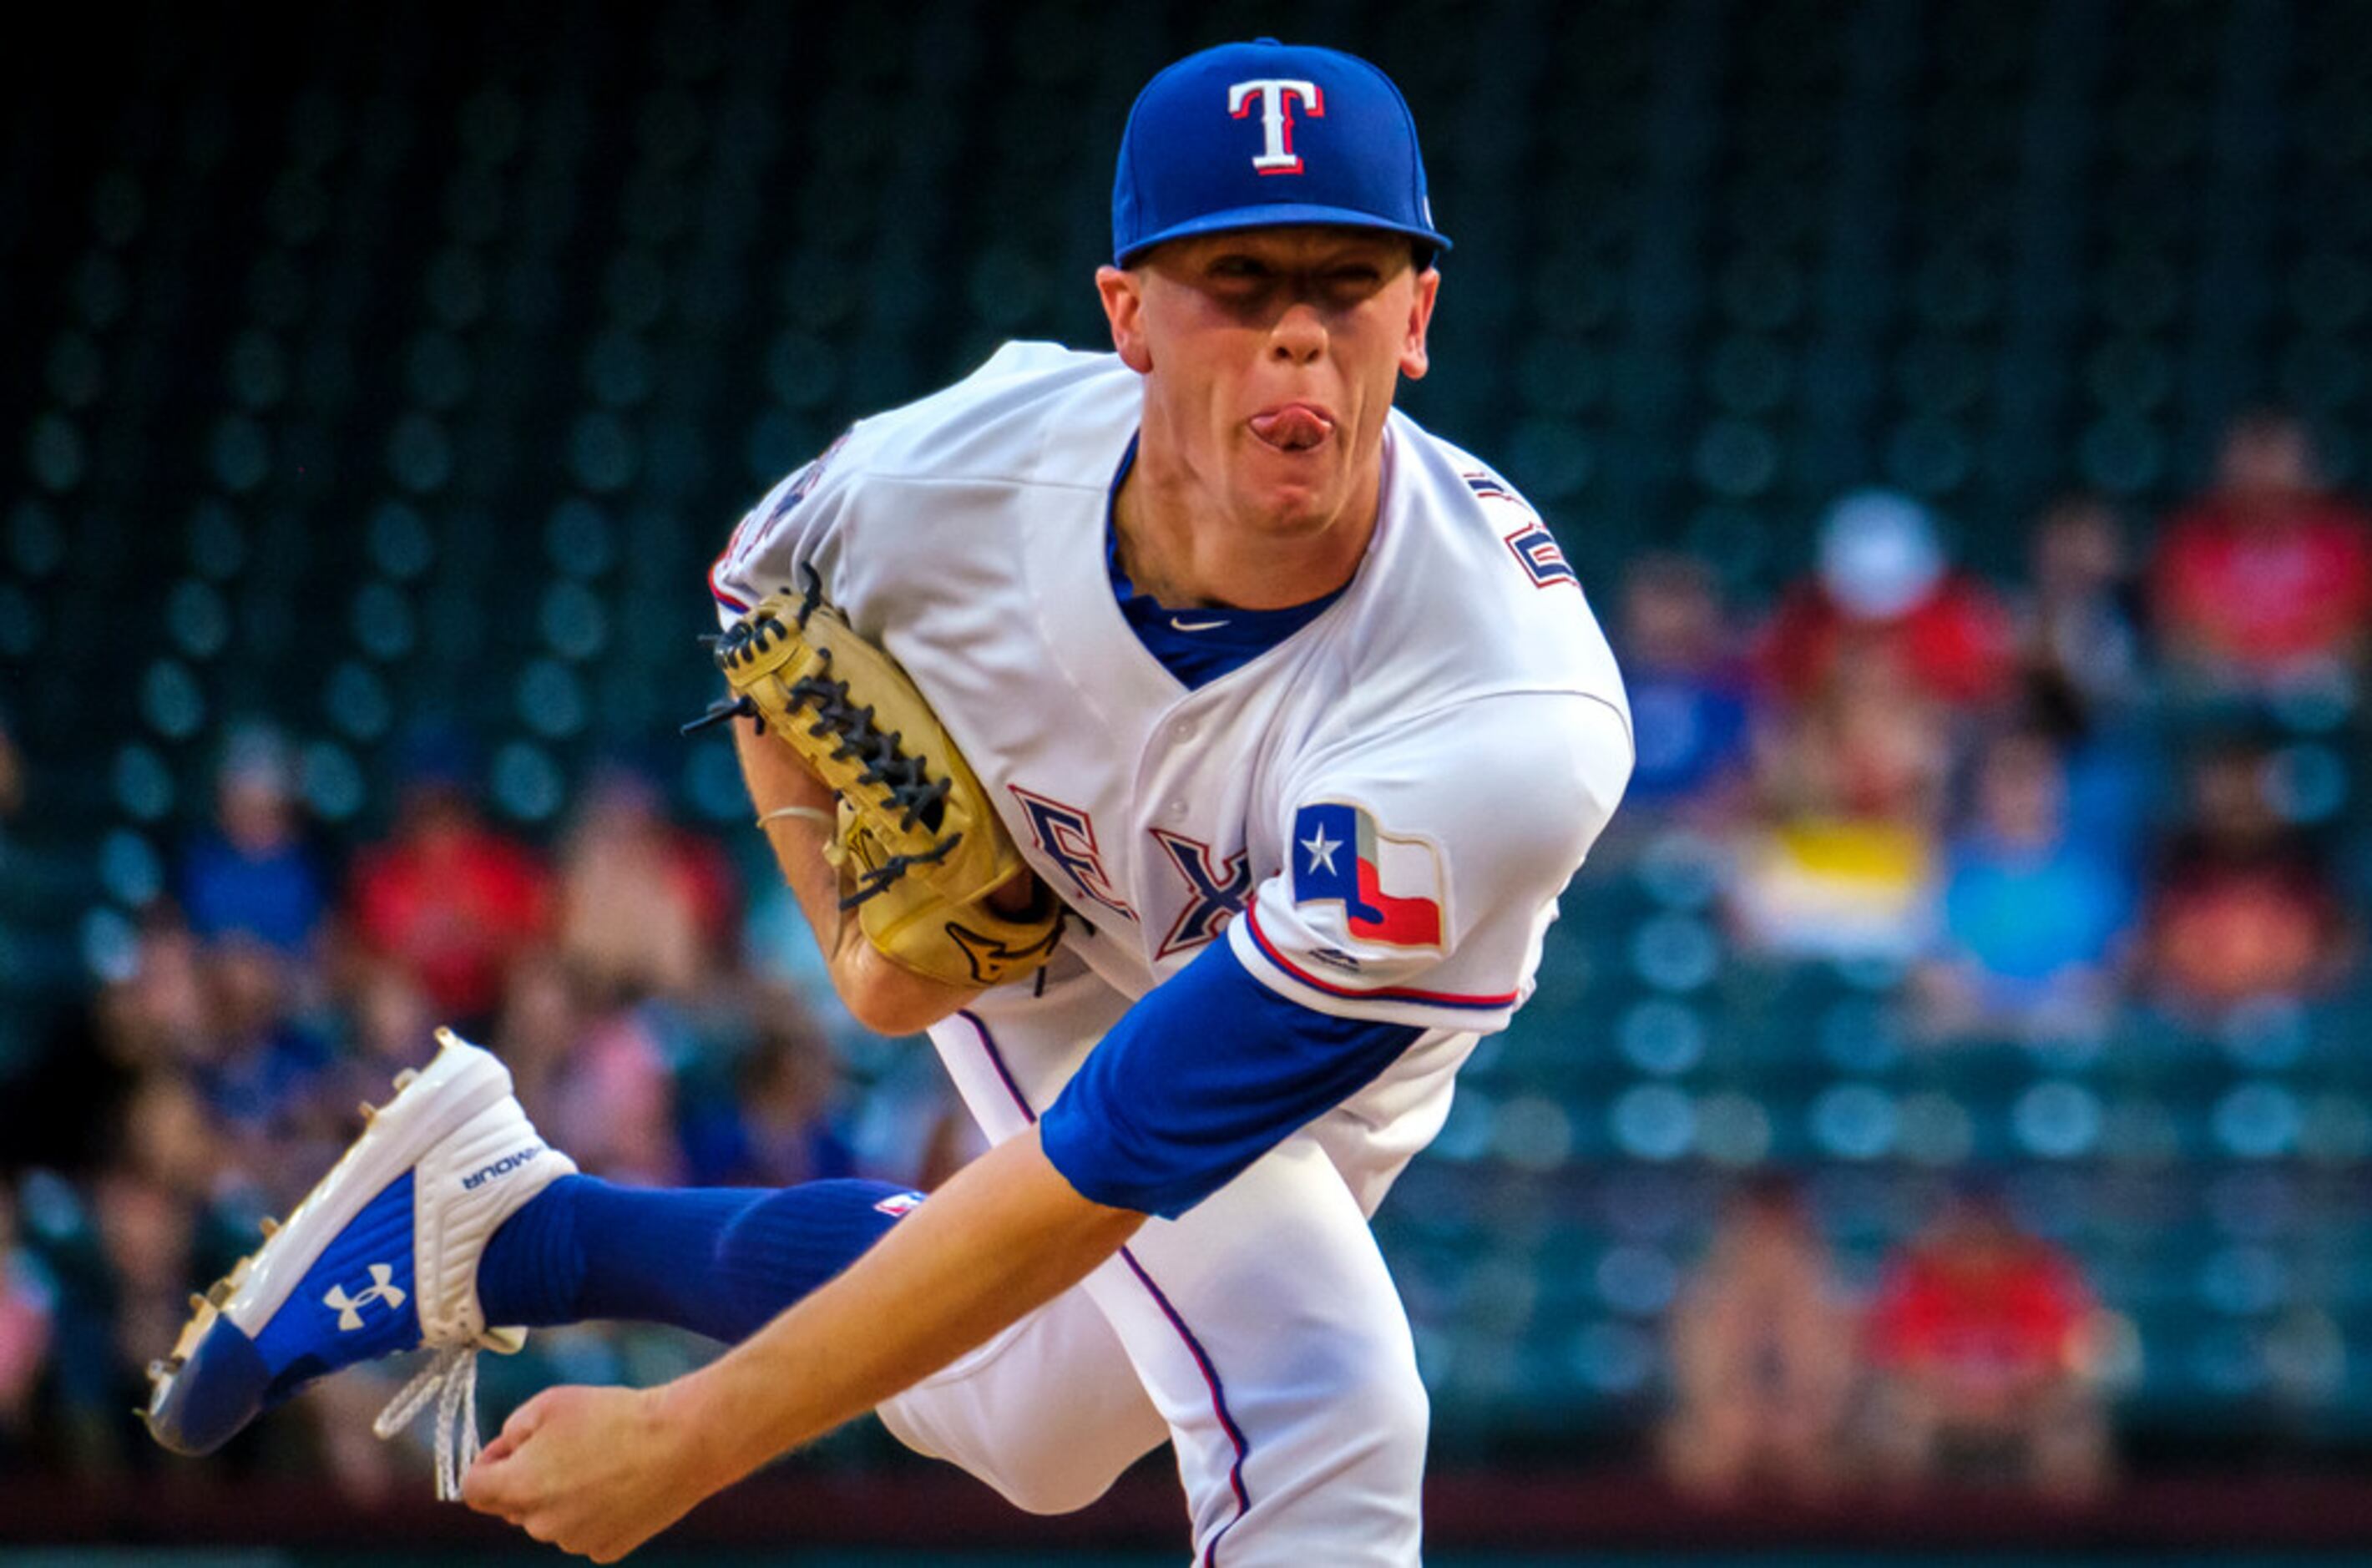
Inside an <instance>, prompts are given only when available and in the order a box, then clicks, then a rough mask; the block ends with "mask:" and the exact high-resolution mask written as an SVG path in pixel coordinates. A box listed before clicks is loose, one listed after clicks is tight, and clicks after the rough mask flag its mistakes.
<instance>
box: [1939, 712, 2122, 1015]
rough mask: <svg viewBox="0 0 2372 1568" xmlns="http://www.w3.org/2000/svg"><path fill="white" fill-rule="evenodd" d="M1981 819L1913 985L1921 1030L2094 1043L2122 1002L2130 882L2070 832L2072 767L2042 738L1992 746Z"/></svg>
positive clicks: (1952, 877) (1949, 862)
mask: <svg viewBox="0 0 2372 1568" xmlns="http://www.w3.org/2000/svg"><path fill="white" fill-rule="evenodd" d="M1974 817H1975V820H1974V821H1973V822H1972V823H1971V825H1970V827H1969V828H1968V829H1966V830H1963V831H1962V832H1960V833H1959V835H1957V836H1956V837H1955V838H1954V840H1953V842H1952V843H1951V845H1950V847H1949V849H1948V853H1947V855H1946V869H1945V873H1944V891H1943V929H1942V931H1941V932H1940V933H1939V945H1938V948H1937V950H1936V954H1935V956H1934V958H1933V959H1932V960H1931V961H1930V962H1929V963H1928V964H1927V965H1926V966H1925V967H1924V969H1923V970H1922V971H1921V973H1920V976H1919V983H1918V984H1917V985H1916V987H1915V988H1914V989H1915V993H1916V998H1917V1001H1918V1003H1919V1008H1918V1011H1919V1013H1920V1022H1921V1024H1922V1026H1923V1028H1924V1032H1925V1033H1927V1034H1929V1035H1931V1036H1935V1037H1939V1038H1952V1037H1959V1036H1971V1035H1982V1036H1988V1037H1993V1038H2004V1039H2018V1040H2038V1039H2047V1040H2058V1039H2092V1038H2097V1037H2098V1036H2099V1034H2100V1033H2101V1032H2102V1031H2103V1030H2104V1029H2105V1028H2107V1025H2108V1021H2109V1017H2110V1010H2111V1008H2112V1007H2113V1006H2114V1004H2115V1000H2116V988H2115V978H2114V971H2115V969H2116V963H2117V958H2118V947H2119V944H2120V940H2121V938H2122V936H2123V935H2124V934H2125V932H2126V928H2127V926H2128V924H2129V923H2130V922H2131V920H2132V918H2133V914H2134V902H2135V898H2134V887H2133V878H2132V877H2131V876H2130V875H2129V874H2128V873H2127V872H2126V870H2125V869H2124V868H2123V867H2122V865H2118V864H2117V863H2116V862H2115V861H2114V860H2113V859H2111V858H2110V855H2108V854H2104V853H2103V852H2102V851H2101V850H2100V848H2099V846H2098V845H2097V844H2095V843H2093V842H2088V841H2086V840H2083V839H2079V838H2078V837H2077V836H2076V834H2075V833H2073V832H2072V831H2070V829H2069V823H2068V818H2067V780H2066V770H2065V768H2064V765H2063V763H2062V762H2061V760H2060V757H2059V753H2058V750H2057V749H2056V748H2054V747H2053V746H2052V744H2051V742H2050V741H2049V740H2048V739H2047V738H2044V737H2042V736H2041V735H2039V734H2035V733H2032V732H2017V733H2012V734H2008V735H2005V736H2003V737H2001V738H1998V739H1996V740H1994V742H1993V744H1992V745H1991V746H1989V747H1988V748H1986V749H1985V752H1984V756H1983V760H1982V762H1981V764H1980V765H1979V768H1978V771H1977V779H1976V801H1975V812H1974Z"/></svg>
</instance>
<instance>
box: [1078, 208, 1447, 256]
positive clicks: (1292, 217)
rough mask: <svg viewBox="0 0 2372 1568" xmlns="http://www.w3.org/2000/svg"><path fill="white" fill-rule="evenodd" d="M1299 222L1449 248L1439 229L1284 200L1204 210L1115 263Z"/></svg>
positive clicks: (1150, 236) (1140, 244) (1135, 247)
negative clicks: (1160, 248)
mask: <svg viewBox="0 0 2372 1568" xmlns="http://www.w3.org/2000/svg"><path fill="white" fill-rule="evenodd" d="M1296 224H1315V225H1320V226H1325V227H1328V228H1364V229H1369V230H1372V231H1373V232H1375V233H1378V234H1404V235H1406V236H1408V237H1409V238H1411V239H1422V240H1424V242H1425V243H1426V244H1427V245H1430V246H1432V247H1433V248H1434V249H1435V250H1448V249H1449V248H1450V247H1449V237H1448V235H1446V234H1443V233H1441V232H1439V231H1438V230H1436V229H1430V228H1419V227H1417V226H1414V225H1413V224H1397V223H1384V222H1380V221H1378V219H1377V217H1376V215H1374V214H1373V213H1362V212H1357V211H1355V210H1353V209H1352V208H1349V207H1323V206H1315V205H1309V204H1306V203H1289V202H1288V203H1271V204H1264V205H1262V206H1257V207H1231V208H1229V209H1228V210H1227V211H1226V212H1219V213H1204V214H1203V215H1202V216H1201V217H1197V218H1189V219H1188V220H1187V221H1186V222H1184V223H1180V224H1172V225H1170V226H1169V227H1168V228H1165V229H1163V230H1161V231H1160V232H1159V233H1157V234H1148V235H1146V236H1145V238H1142V239H1140V240H1138V241H1137V242H1136V243H1135V244H1134V245H1132V246H1130V247H1129V248H1128V249H1127V250H1123V251H1122V252H1121V253H1120V255H1119V257H1118V258H1117V259H1116V261H1115V262H1114V264H1115V265H1118V266H1122V267H1126V266H1133V265H1134V264H1135V262H1136V261H1137V259H1138V258H1139V257H1142V256H1143V255H1144V254H1145V252H1146V251H1148V250H1152V249H1153V248H1154V247H1155V246H1157V245H1167V244H1168V243H1169V241H1171V240H1173V239H1192V238H1194V237H1195V236H1197V235H1203V234H1233V233H1236V232H1237V231H1238V230H1241V229H1247V228H1284V227H1287V226H1292V225H1296Z"/></svg>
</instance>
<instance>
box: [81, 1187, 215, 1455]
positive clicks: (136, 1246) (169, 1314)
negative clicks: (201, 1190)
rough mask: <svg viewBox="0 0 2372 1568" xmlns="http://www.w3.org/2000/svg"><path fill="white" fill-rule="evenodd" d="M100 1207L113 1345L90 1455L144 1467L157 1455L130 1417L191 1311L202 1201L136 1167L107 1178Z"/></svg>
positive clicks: (90, 1420) (88, 1437)
mask: <svg viewBox="0 0 2372 1568" xmlns="http://www.w3.org/2000/svg"><path fill="white" fill-rule="evenodd" d="M95 1199H96V1202H95V1204H94V1208H95V1211H96V1217H97V1220H98V1226H99V1250H100V1255H101V1257H102V1258H103V1260H105V1263H106V1268H107V1277H108V1282H109V1284H110V1288H111V1292H112V1297H113V1300H112V1304H111V1306H112V1310H111V1311H110V1314H109V1319H108V1321H109V1332H110V1344H111V1348H112V1352H113V1355H112V1365H111V1366H110V1371H109V1374H108V1379H107V1381H108V1388H107V1389H106V1392H105V1394H104V1395H102V1396H101V1397H102V1398H103V1399H104V1400H106V1403H105V1405H104V1407H103V1408H101V1409H89V1410H85V1411H82V1412H81V1413H82V1417H83V1424H84V1432H83V1439H84V1441H85V1442H87V1443H89V1444H91V1445H92V1447H93V1449H94V1451H93V1452H92V1453H91V1454H90V1456H89V1458H91V1459H92V1460H94V1461H97V1462H99V1463H101V1464H105V1465H107V1466H109V1467H110V1468H113V1467H114V1466H117V1465H121V1464H123V1463H124V1462H126V1461H127V1460H131V1461H136V1462H138V1463H141V1464H143V1465H144V1466H145V1464H147V1463H149V1462H152V1461H153V1460H154V1459H155V1458H156V1457H157V1456H156V1455H155V1454H154V1452H153V1451H152V1450H151V1449H150V1448H149V1446H147V1444H146V1443H145V1440H144V1441H143V1442H142V1443H141V1445H140V1446H138V1447H137V1448H134V1446H133V1442H132V1439H133V1436H134V1432H135V1431H136V1428H134V1426H133V1425H132V1424H131V1423H128V1422H126V1421H124V1420H123V1418H122V1411H124V1410H126V1409H136V1408H138V1407H139V1406H140V1405H141V1404H142V1403H143V1402H145V1400H146V1398H147V1382H146V1379H145V1369H146V1367H147V1365H148V1363H149V1361H150V1360H151V1359H152V1358H153V1357H155V1356H156V1355H157V1354H158V1353H160V1351H161V1350H162V1349H164V1348H168V1347H170V1346H171V1344H172V1343H173V1341H174V1340H175V1338H176V1337H177V1336H179V1335H180V1331H181V1324H182V1321H183V1320H184V1319H185V1318H188V1317H189V1315H190V1309H189V1305H188V1302H187V1300H186V1295H187V1293H188V1291H189V1289H190V1286H191V1284H192V1280H193V1278H194V1275H195V1269H194V1267H193V1260H192V1237H194V1235H195V1234H196V1230H197V1214H196V1210H195V1207H194V1206H193V1205H192V1203H191V1202H189V1200H188V1199H187V1198H186V1197H185V1196H183V1195H182V1194H181V1193H180V1192H177V1191H174V1190H173V1189H172V1188H171V1187H169V1186H166V1185H164V1184H163V1183H161V1182H159V1181H157V1180H154V1179H150V1178H148V1177H146V1176H143V1175H138V1174H134V1172H132V1171H129V1170H122V1171H116V1172H112V1173H110V1174H109V1175H106V1176H103V1177H101V1178H100V1179H99V1186H98V1191H97V1193H96V1194H95Z"/></svg>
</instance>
